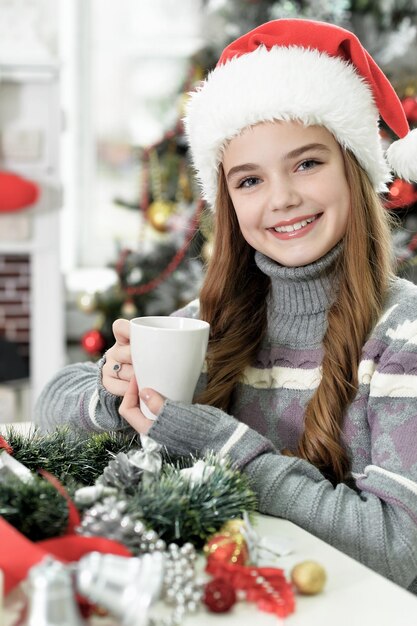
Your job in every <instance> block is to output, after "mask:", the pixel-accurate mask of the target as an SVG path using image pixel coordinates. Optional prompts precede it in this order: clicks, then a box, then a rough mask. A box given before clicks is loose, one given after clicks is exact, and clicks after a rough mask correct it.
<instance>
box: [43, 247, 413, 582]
mask: <svg viewBox="0 0 417 626" xmlns="http://www.w3.org/2000/svg"><path fill="white" fill-rule="evenodd" d="M337 254H338V247H336V248H335V249H334V250H332V251H331V252H330V253H329V254H328V255H326V256H325V257H324V258H322V259H320V260H319V261H318V262H315V263H313V264H311V265H308V266H305V267H299V268H286V267H282V266H279V265H278V264H276V263H275V262H273V261H271V260H270V259H269V258H267V257H264V256H263V255H261V254H259V253H257V254H256V262H257V264H258V267H259V268H260V269H261V271H262V272H264V273H265V274H267V275H268V276H269V277H270V279H271V290H270V295H269V302H268V328H267V333H266V336H265V337H264V341H263V345H262V348H261V350H260V352H259V354H258V355H257V358H256V361H255V362H254V363H253V364H252V365H251V367H249V368H247V369H246V370H245V372H244V375H243V377H242V380H241V382H240V383H239V384H238V385H237V388H236V391H235V393H234V402H233V406H232V408H231V411H230V415H229V414H226V413H225V412H223V411H221V410H220V409H217V408H213V407H210V406H203V405H199V404H193V405H183V404H181V403H178V402H172V401H170V400H167V401H166V402H165V404H164V407H163V409H162V411H161V412H160V414H159V416H158V418H157V420H156V421H155V423H154V424H153V426H152V428H151V429H150V431H149V435H150V436H151V437H152V438H153V439H155V440H156V441H158V442H159V443H160V444H162V445H165V446H166V447H167V448H168V450H170V451H171V452H172V453H177V454H188V453H197V454H198V455H203V454H204V453H206V452H207V451H209V450H214V451H215V452H217V453H219V454H220V455H228V457H229V458H231V459H232V461H233V462H234V463H235V464H236V465H237V466H238V467H240V468H241V469H242V471H244V472H245V473H247V475H248V476H249V477H250V479H251V482H252V485H253V488H254V490H255V492H256V493H257V497H258V504H259V510H260V511H261V512H262V513H266V514H269V515H274V516H277V517H282V518H285V519H288V520H290V521H292V522H295V523H296V524H298V525H299V526H301V527H303V528H305V529H306V530H307V531H309V532H311V533H313V534H314V535H316V536H317V537H319V538H321V539H323V540H324V541H326V542H328V543H330V544H332V545H334V546H335V547H336V548H338V549H340V550H342V551H344V552H346V553H347V554H348V555H350V556H352V557H353V558H355V559H357V560H359V561H361V562H362V563H364V564H365V565H367V566H369V567H371V568H373V569H374V570H376V571H377V572H379V573H381V574H383V575H384V576H387V577H388V578H390V579H391V580H393V581H395V582H397V583H398V584H400V585H402V586H404V587H408V588H409V589H410V590H412V591H414V592H417V446H416V440H417V287H416V286H415V285H413V284H411V283H409V282H407V281H405V280H401V279H395V280H394V281H393V282H392V284H391V287H390V290H389V294H388V298H387V302H386V306H385V310H384V313H383V315H382V316H381V319H380V320H379V322H378V324H377V325H376V326H375V328H374V330H373V332H372V333H371V335H370V337H369V338H368V340H367V342H366V343H365V345H364V347H363V352H362V358H361V362H360V366H359V388H358V392H357V395H356V398H355V399H354V401H353V402H352V404H351V405H350V407H349V409H348V411H347V412H346V415H345V417H344V423H343V438H344V443H345V445H346V447H347V449H348V452H349V456H350V458H351V466H352V477H351V480H350V481H349V484H345V483H341V484H338V485H337V486H336V487H334V486H333V485H332V484H331V483H330V482H329V481H328V480H326V479H325V478H324V477H323V475H322V474H321V473H320V472H319V470H318V469H317V468H315V467H314V466H312V465H311V464H310V463H308V462H307V461H304V460H302V459H299V458H297V457H288V456H284V455H282V454H281V453H280V450H282V449H283V448H288V449H290V450H293V451H295V450H296V446H297V442H298V439H299V437H300V434H301V432H302V429H303V414H304V408H305V406H306V404H307V402H308V401H309V399H310V398H311V396H312V394H313V393H314V390H315V389H316V388H317V386H318V384H319V382H320V377H321V370H320V363H321V359H322V347H321V344H322V338H323V335H324V332H325V330H326V316H327V311H328V308H329V306H330V304H331V302H332V299H333V298H334V297H335V292H334V288H335V276H334V265H335V258H336V256H337ZM176 314H177V315H185V316H189V317H191V316H198V302H194V303H191V304H190V305H189V306H188V307H186V308H185V309H182V310H181V311H178V312H176ZM102 364H103V359H102V360H101V361H100V362H99V363H97V364H93V363H83V364H80V363H79V364H75V365H70V366H68V367H67V368H64V369H63V370H61V372H59V373H58V374H57V375H56V377H55V378H54V379H53V380H52V381H51V382H50V383H49V384H48V386H47V387H46V388H45V390H44V391H43V393H42V394H41V397H40V398H39V401H38V404H37V409H36V414H35V421H36V422H37V423H38V424H40V425H41V427H42V428H43V429H44V430H48V429H49V430H50V429H51V428H53V427H55V426H56V425H57V424H62V423H69V424H71V425H72V426H73V427H74V428H77V429H83V430H90V431H100V430H115V429H125V428H127V427H128V426H127V425H126V423H125V422H124V420H123V419H122V418H121V417H120V415H119V414H118V406H119V404H120V398H118V397H116V396H113V395H112V394H109V393H108V392H107V391H106V390H105V389H104V387H103V385H102V383H101V366H102ZM199 384H200V386H201V385H204V375H202V377H201V379H200V383H199Z"/></svg>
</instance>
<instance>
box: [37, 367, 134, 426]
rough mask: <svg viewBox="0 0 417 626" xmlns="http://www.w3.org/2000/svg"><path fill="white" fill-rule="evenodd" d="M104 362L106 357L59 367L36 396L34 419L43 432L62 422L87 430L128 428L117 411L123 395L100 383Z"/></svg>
mask: <svg viewBox="0 0 417 626" xmlns="http://www.w3.org/2000/svg"><path fill="white" fill-rule="evenodd" d="M104 363H105V357H103V358H102V359H100V361H98V362H97V363H92V362H85V363H74V364H72V365H67V366H66V367H64V368H63V369H61V370H60V371H59V372H58V373H57V374H56V375H55V376H54V377H53V378H52V379H51V380H50V381H49V383H48V384H47V385H46V387H45V388H44V389H43V390H42V392H41V394H40V396H39V398H38V399H37V402H36V405H35V412H34V417H33V421H34V423H35V424H36V425H37V426H39V428H40V429H41V430H42V431H44V432H46V431H52V430H54V429H55V428H56V427H57V426H64V425H66V426H70V427H71V429H72V430H78V431H86V432H88V431H89V432H100V431H103V430H104V431H107V430H130V426H129V425H128V424H127V422H125V420H124V419H123V418H122V417H121V416H120V415H119V406H120V402H121V400H122V398H120V397H119V396H115V395H113V394H111V393H109V392H108V391H107V390H106V389H105V388H104V387H103V384H102V381H101V371H102V367H103V365H104Z"/></svg>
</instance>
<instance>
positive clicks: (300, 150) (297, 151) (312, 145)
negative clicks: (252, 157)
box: [226, 143, 330, 180]
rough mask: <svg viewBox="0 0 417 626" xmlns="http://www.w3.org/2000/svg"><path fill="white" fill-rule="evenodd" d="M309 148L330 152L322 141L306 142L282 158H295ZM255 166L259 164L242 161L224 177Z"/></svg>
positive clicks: (227, 177)
mask: <svg viewBox="0 0 417 626" xmlns="http://www.w3.org/2000/svg"><path fill="white" fill-rule="evenodd" d="M310 150H318V151H320V152H330V148H328V147H327V146H325V145H324V144H323V143H308V144H306V145H305V146H300V147H299V148H295V150H291V152H288V153H287V154H286V155H285V156H284V160H285V161H289V160H291V159H295V158H297V157H299V156H301V155H302V154H304V153H305V152H309V151H310ZM257 168H259V165H257V164H256V163H242V164H241V165H235V166H234V167H232V168H231V169H230V170H229V172H228V173H227V176H226V179H227V180H230V179H231V178H232V176H234V175H235V174H238V173H243V172H253V170H256V169H257Z"/></svg>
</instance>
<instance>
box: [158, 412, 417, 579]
mask: <svg viewBox="0 0 417 626" xmlns="http://www.w3.org/2000/svg"><path fill="white" fill-rule="evenodd" d="M149 435H150V436H151V437H153V438H154V439H155V440H156V441H158V442H159V443H161V444H162V445H165V446H166V447H167V448H168V449H169V450H172V451H173V452H175V453H179V454H186V453H190V452H193V453H198V454H200V455H201V454H204V453H205V452H207V451H209V450H214V451H215V452H217V453H219V454H220V456H222V455H225V454H227V455H228V456H229V458H230V459H231V460H232V462H234V464H235V465H236V466H237V467H239V468H241V469H242V470H243V471H244V472H245V473H246V474H247V475H248V476H249V478H250V480H251V483H252V486H253V488H254V491H255V493H256V494H257V498H258V509H259V511H260V512H261V513H265V514H268V515H273V516H276V517H282V518H284V519H288V520H290V521H292V522H294V523H296V524H298V525H299V526H301V527H302V528H304V529H305V530H307V531H308V532H311V533H312V534H314V535H315V536H317V537H319V538H320V539H323V540H324V541H326V542H327V543H329V544H331V545H333V546H334V547H336V548H338V549H339V550H341V551H343V552H345V553H346V554H348V555H349V556H351V557H353V558H355V559H356V560H358V561H360V562H362V563H363V564H365V565H367V566H368V567H370V568H372V569H374V570H375V571H377V572H379V573H380V574H382V575H384V576H386V577H387V578H389V579H391V580H393V581H394V582H396V583H398V584H400V585H401V586H403V587H410V585H411V584H412V582H413V580H414V579H415V578H416V577H417V523H416V521H417V483H414V482H413V481H412V479H411V478H408V479H406V480H405V483H407V484H405V483H403V482H402V479H401V476H398V477H397V478H395V479H393V478H392V477H391V476H390V475H388V474H387V473H386V472H385V473H384V472H381V471H379V472H376V471H369V472H368V473H367V475H366V476H365V475H364V476H363V477H362V478H361V479H360V480H361V481H362V482H358V489H355V488H353V487H352V488H351V487H349V486H347V485H346V484H344V483H341V484H339V485H337V486H336V487H335V488H334V487H333V485H332V484H331V483H330V482H329V481H328V480H327V479H325V478H324V477H323V475H322V474H321V473H320V471H319V470H318V469H317V468H315V467H314V466H313V465H311V464H310V463H308V462H307V461H305V460H302V459H298V458H294V457H287V456H283V455H281V454H280V453H279V452H278V451H277V450H276V449H274V447H273V445H272V443H271V442H270V441H269V440H268V439H266V438H265V437H263V436H262V435H260V434H259V433H258V432H256V431H254V430H252V429H250V428H249V427H248V426H246V425H244V424H242V423H240V422H238V421H237V420H236V419H234V418H233V417H231V416H230V415H227V414H226V413H224V412H222V411H220V410H219V409H216V408H213V407H208V406H202V405H197V404H196V405H191V406H186V405H183V404H180V403H174V402H171V401H169V400H167V401H166V402H165V405H164V407H163V409H162V412H161V413H160V415H159V416H158V419H157V420H156V422H155V423H154V425H153V426H152V428H151V430H150V431H149ZM414 441H415V439H414ZM411 444H412V442H410V445H411ZM413 445H414V444H413ZM414 447H415V446H414ZM414 479H415V480H417V476H416V477H414Z"/></svg>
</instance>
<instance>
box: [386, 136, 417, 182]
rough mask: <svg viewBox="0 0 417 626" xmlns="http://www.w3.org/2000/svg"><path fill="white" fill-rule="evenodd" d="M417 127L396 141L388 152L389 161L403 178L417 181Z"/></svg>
mask: <svg viewBox="0 0 417 626" xmlns="http://www.w3.org/2000/svg"><path fill="white" fill-rule="evenodd" d="M416 155H417V128H415V129H414V130H412V131H410V132H409V133H408V134H407V135H406V136H405V137H403V138H402V139H397V141H394V142H393V143H392V144H391V145H390V147H389V148H388V150H387V152H386V156H387V161H388V163H389V164H390V166H391V167H392V169H393V170H394V172H397V173H398V175H399V176H400V177H401V178H404V179H405V180H408V181H417V158H416Z"/></svg>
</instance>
